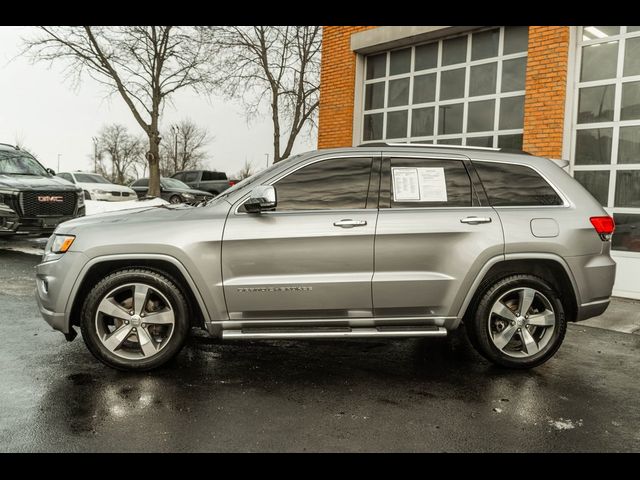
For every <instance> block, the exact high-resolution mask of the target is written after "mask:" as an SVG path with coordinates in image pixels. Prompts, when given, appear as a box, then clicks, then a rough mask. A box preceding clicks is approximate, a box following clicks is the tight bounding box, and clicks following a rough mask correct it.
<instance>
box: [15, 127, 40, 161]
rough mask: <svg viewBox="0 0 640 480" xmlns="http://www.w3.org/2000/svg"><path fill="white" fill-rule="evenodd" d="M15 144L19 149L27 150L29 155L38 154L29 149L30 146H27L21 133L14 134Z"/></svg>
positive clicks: (34, 155)
mask: <svg viewBox="0 0 640 480" xmlns="http://www.w3.org/2000/svg"><path fill="white" fill-rule="evenodd" d="M15 146H16V148H18V149H19V150H22V151H23V152H27V153H28V154H29V155H31V156H32V157H34V158H37V157H38V155H36V153H35V152H34V151H33V150H31V147H28V146H27V144H26V142H25V140H24V136H23V135H22V134H17V133H16V135H15Z"/></svg>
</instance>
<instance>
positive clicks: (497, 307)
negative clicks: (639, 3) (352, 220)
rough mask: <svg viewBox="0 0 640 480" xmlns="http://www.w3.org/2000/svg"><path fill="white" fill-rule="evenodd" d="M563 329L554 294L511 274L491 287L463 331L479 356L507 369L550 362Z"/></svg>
mask: <svg viewBox="0 0 640 480" xmlns="http://www.w3.org/2000/svg"><path fill="white" fill-rule="evenodd" d="M566 329H567V321H566V318H565V315H564V309H563V308H562V302H561V300H560V297H559V295H558V293H557V292H556V291H555V290H554V289H553V288H552V287H551V286H550V285H549V284H547V283H546V282H545V281H544V280H542V279H541V278H538V277H535V276H533V275H512V276H510V277H507V278H503V279H501V280H499V281H497V282H496V283H494V284H493V285H489V286H488V288H487V289H486V290H485V291H484V293H483V294H482V297H481V299H480V301H479V303H478V307H477V309H476V311H475V314H474V316H473V318H472V319H471V325H468V326H467V330H468V332H469V336H470V339H471V340H472V342H471V343H472V344H473V345H474V346H475V347H476V348H477V349H478V351H479V353H480V354H481V355H483V356H484V357H485V358H487V359H488V360H490V361H492V362H494V363H496V364H498V365H502V366H505V367H510V368H532V367H536V366H538V365H540V364H542V363H544V362H546V361H547V360H549V358H551V357H552V356H553V355H554V354H555V353H556V351H557V350H558V348H560V345H561V344H562V341H563V339H564V335H565V332H566Z"/></svg>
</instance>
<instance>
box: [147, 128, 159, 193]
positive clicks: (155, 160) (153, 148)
mask: <svg viewBox="0 0 640 480" xmlns="http://www.w3.org/2000/svg"><path fill="white" fill-rule="evenodd" d="M147 162H149V190H148V191H147V195H149V196H151V197H159V196H160V136H159V135H158V133H152V134H150V135H149V151H148V152H147Z"/></svg>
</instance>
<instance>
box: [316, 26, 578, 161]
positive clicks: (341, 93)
mask: <svg viewBox="0 0 640 480" xmlns="http://www.w3.org/2000/svg"><path fill="white" fill-rule="evenodd" d="M370 28H375V27H364V26H360V27H357V26H355V27H354V26H348V27H345V26H325V27H324V28H323V45H322V72H321V76H320V113H319V117H320V118H319V129H318V148H332V147H348V146H352V144H353V105H354V92H355V66H356V54H355V53H354V52H353V51H351V45H350V42H351V35H352V34H353V33H356V32H359V31H362V30H368V29H370ZM568 54H569V27H563V26H557V27H554V26H542V27H536V26H531V27H529V52H528V60H527V74H526V87H525V95H526V96H525V106H524V135H523V150H525V151H528V152H530V153H532V154H535V155H543V156H550V157H555V158H560V157H561V155H562V138H563V127H564V107H565V96H566V83H567V66H568Z"/></svg>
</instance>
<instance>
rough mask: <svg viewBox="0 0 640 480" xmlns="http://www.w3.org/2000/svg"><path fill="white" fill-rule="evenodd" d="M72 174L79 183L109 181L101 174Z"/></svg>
mask: <svg viewBox="0 0 640 480" xmlns="http://www.w3.org/2000/svg"><path fill="white" fill-rule="evenodd" d="M73 176H74V177H76V181H77V182H80V183H111V182H110V181H109V180H107V179H106V178H104V177H103V176H102V175H94V174H90V173H74V174H73Z"/></svg>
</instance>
